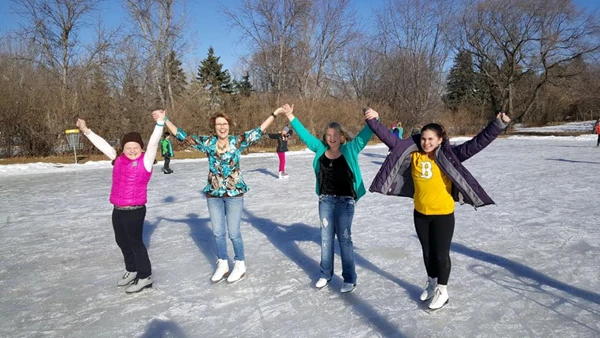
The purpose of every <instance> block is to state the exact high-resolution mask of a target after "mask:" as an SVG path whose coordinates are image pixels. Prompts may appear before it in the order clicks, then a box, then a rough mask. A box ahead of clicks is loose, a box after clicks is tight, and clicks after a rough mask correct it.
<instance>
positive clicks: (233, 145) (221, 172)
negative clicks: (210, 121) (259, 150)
mask: <svg viewBox="0 0 600 338" xmlns="http://www.w3.org/2000/svg"><path fill="white" fill-rule="evenodd" d="M262 136H263V132H262V131H261V130H260V127H256V128H254V129H252V130H249V131H247V132H245V133H244V135H243V136H232V135H229V136H228V141H229V149H227V151H226V152H224V153H221V154H219V153H218V152H217V137H216V136H214V135H213V136H197V135H190V137H191V138H192V140H193V141H194V142H195V144H192V145H191V146H192V148H196V149H198V150H200V151H201V152H203V153H205V154H206V156H207V157H208V182H207V185H206V187H205V188H204V190H202V192H204V193H206V194H207V195H209V196H214V197H223V196H225V197H234V196H238V195H240V194H243V193H245V192H247V191H248V190H249V189H248V186H247V185H246V182H244V179H243V178H242V172H241V170H240V157H241V154H242V152H243V151H244V150H246V148H248V147H249V146H251V145H253V144H255V143H256V142H258V141H259V140H260V138H261V137H262ZM176 137H177V139H178V140H180V141H183V140H185V139H186V137H188V135H187V134H186V133H185V132H184V131H183V130H181V129H179V128H178V129H177V135H176Z"/></svg>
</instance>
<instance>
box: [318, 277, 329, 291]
mask: <svg viewBox="0 0 600 338" xmlns="http://www.w3.org/2000/svg"><path fill="white" fill-rule="evenodd" d="M327 284H329V280H328V279H325V278H319V280H318V281H317V283H316V284H315V287H316V288H317V289H322V288H324V287H325V286H327Z"/></svg>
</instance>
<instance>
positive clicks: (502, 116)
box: [496, 112, 510, 124]
mask: <svg viewBox="0 0 600 338" xmlns="http://www.w3.org/2000/svg"><path fill="white" fill-rule="evenodd" d="M496 118H498V119H502V122H504V123H505V124H509V123H510V116H508V114H506V113H503V112H499V113H498V115H496Z"/></svg>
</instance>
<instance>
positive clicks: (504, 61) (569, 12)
mask: <svg viewBox="0 0 600 338" xmlns="http://www.w3.org/2000/svg"><path fill="white" fill-rule="evenodd" d="M461 28H462V40H461V47H462V48H466V49H467V50H468V51H469V52H471V53H472V54H473V55H474V56H475V58H476V61H477V62H476V65H477V66H478V67H479V70H480V71H481V72H482V73H483V74H485V76H487V77H488V78H489V79H490V80H491V82H492V83H493V85H494V86H495V87H496V88H497V89H499V90H500V92H501V97H502V102H501V104H500V106H501V109H502V110H504V111H507V112H509V113H512V114H514V118H515V120H517V121H519V120H521V119H522V118H523V117H524V116H526V115H527V114H528V113H529V112H530V111H531V110H532V108H533V107H534V103H535V101H536V99H537V97H538V94H539V91H540V89H541V88H542V87H543V86H544V85H545V84H546V83H547V82H548V81H549V79H550V76H551V71H552V69H554V68H556V67H558V66H560V65H561V64H564V63H565V62H568V61H571V60H573V59H574V58H577V57H579V56H582V55H586V54H588V53H592V52H594V51H597V50H598V49H599V48H600V26H599V25H598V23H597V21H595V19H594V18H593V17H592V16H591V15H589V14H586V13H585V12H583V11H581V10H578V9H577V8H576V7H575V5H574V4H573V2H572V1H571V0H481V1H479V0H476V1H469V2H467V3H466V6H465V9H464V14H463V16H462V20H461ZM532 75H533V76H535V79H536V80H535V81H534V83H533V84H532V85H531V88H530V92H529V94H528V97H527V98H525V103H524V105H523V108H522V109H519V111H516V109H515V106H514V101H515V96H516V88H515V85H516V83H517V82H519V81H520V80H521V79H523V78H524V77H531V76H532Z"/></svg>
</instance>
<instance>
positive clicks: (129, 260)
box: [112, 206, 152, 278]
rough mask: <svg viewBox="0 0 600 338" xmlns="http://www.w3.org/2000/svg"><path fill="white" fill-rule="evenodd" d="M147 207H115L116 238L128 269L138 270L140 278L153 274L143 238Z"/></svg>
mask: <svg viewBox="0 0 600 338" xmlns="http://www.w3.org/2000/svg"><path fill="white" fill-rule="evenodd" d="M145 218H146V207H145V206H144V207H142V208H139V209H133V210H119V209H116V208H115V209H113V213H112V222H113V229H114V230H115V240H116V241H117V245H118V246H119V248H121V252H122V253H123V258H124V259H125V269H126V270H127V271H131V272H135V271H137V277H138V278H146V277H148V276H150V275H151V274H152V268H151V266H150V258H149V257H148V251H147V250H146V246H145V245H144V241H143V240H142V232H143V230H144V219H145Z"/></svg>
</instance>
